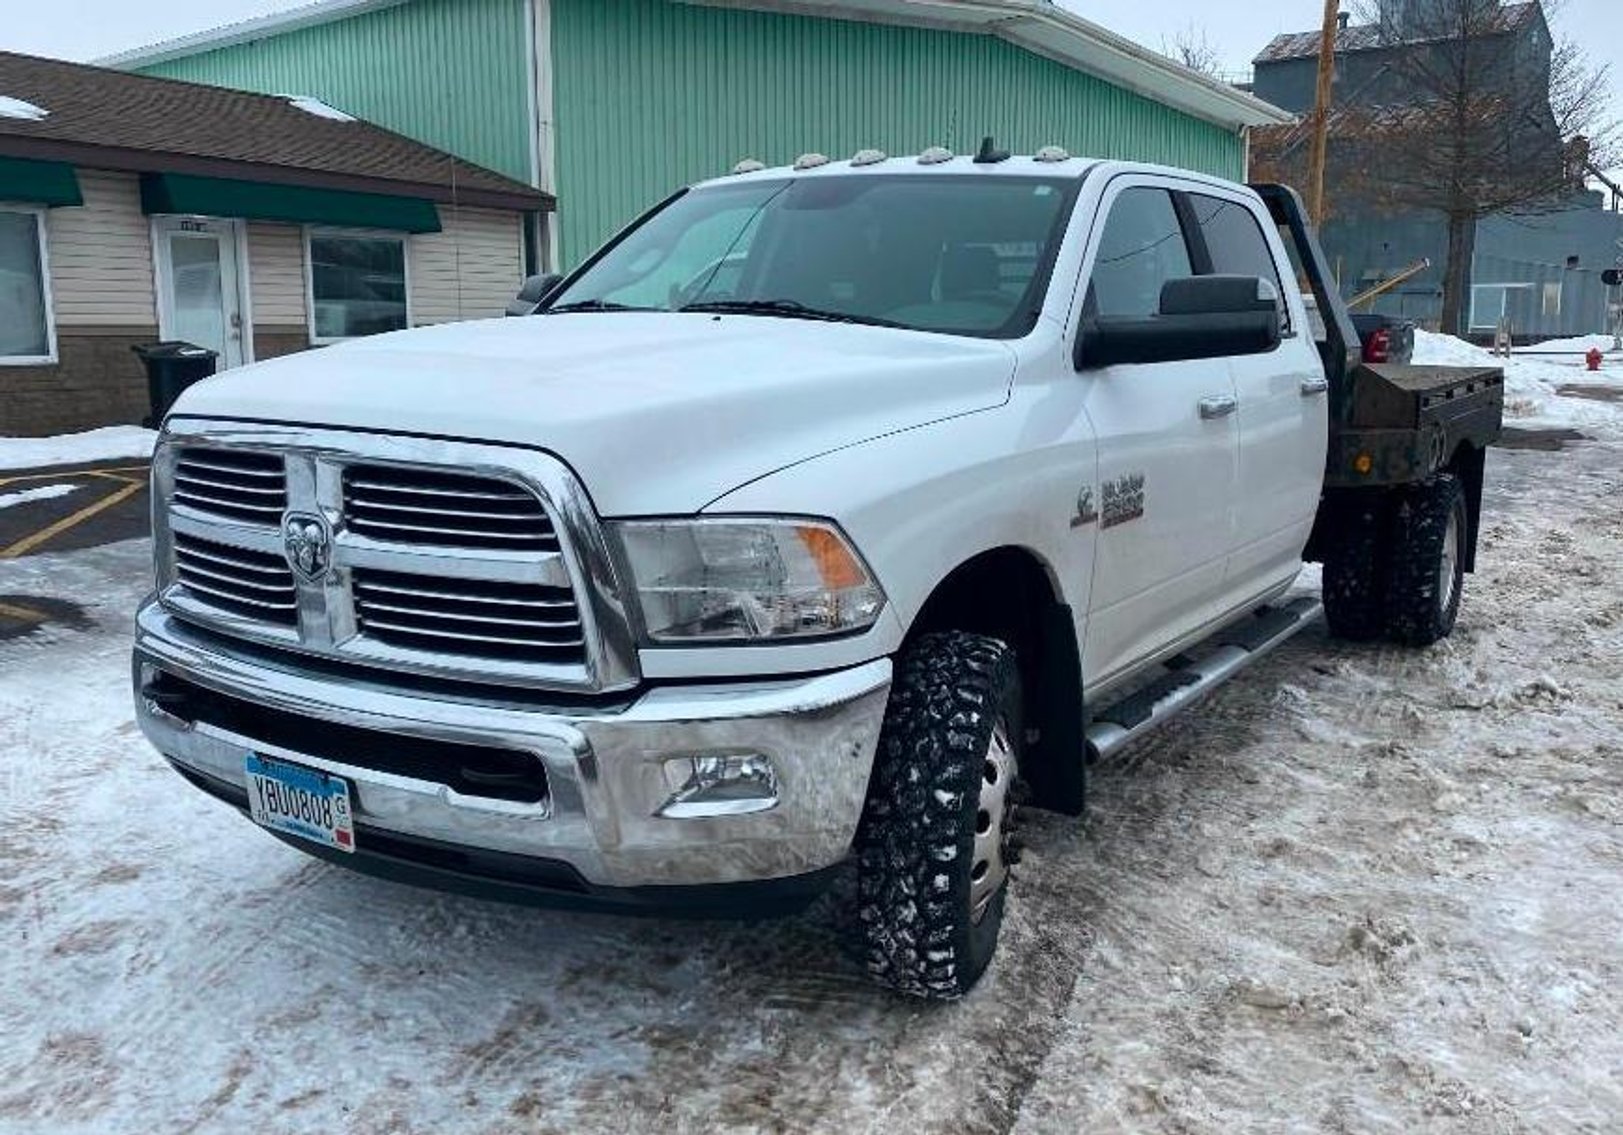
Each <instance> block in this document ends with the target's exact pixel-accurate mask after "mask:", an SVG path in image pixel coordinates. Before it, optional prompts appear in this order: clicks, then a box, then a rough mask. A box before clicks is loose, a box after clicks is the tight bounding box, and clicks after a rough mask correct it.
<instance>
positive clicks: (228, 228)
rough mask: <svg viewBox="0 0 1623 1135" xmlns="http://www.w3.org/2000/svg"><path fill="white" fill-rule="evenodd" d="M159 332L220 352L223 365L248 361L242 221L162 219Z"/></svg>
mask: <svg viewBox="0 0 1623 1135" xmlns="http://www.w3.org/2000/svg"><path fill="white" fill-rule="evenodd" d="M154 226H155V231H156V236H157V245H158V267H159V295H158V314H159V333H160V334H161V335H162V336H163V338H165V339H182V340H185V341H186V342H188V343H196V344H197V345H198V346H199V347H207V348H208V349H209V350H211V351H216V352H218V353H219V356H220V362H219V367H220V369H221V370H225V369H226V368H228V367H235V366H241V365H242V364H243V363H244V362H246V361H247V355H246V350H245V346H244V338H243V322H242V294H241V290H240V277H239V275H238V266H237V234H236V222H233V221H219V220H212V219H203V218H197V217H159V218H157V220H156V221H155V222H154Z"/></svg>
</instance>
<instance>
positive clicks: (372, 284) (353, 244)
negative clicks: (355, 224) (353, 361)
mask: <svg viewBox="0 0 1623 1135" xmlns="http://www.w3.org/2000/svg"><path fill="white" fill-rule="evenodd" d="M307 243H308V246H309V247H308V249H307V253H306V255H307V257H308V261H309V264H310V337H311V339H313V340H314V341H315V342H317V343H333V342H337V341H338V340H340V339H353V338H355V337H356V336H358V335H376V334H378V333H379V332H383V331H400V330H402V329H404V328H406V327H409V326H410V325H411V321H410V317H409V315H408V312H407V306H406V291H407V289H406V238H405V237H404V236H396V235H392V234H381V233H356V232H340V231H335V230H331V229H311V230H309V239H308V242H307Z"/></svg>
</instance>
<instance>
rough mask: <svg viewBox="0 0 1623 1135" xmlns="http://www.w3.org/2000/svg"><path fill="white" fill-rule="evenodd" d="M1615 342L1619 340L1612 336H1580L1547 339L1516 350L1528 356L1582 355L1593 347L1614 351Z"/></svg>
mask: <svg viewBox="0 0 1623 1135" xmlns="http://www.w3.org/2000/svg"><path fill="white" fill-rule="evenodd" d="M1615 342H1617V340H1616V339H1614V338H1612V336H1610V335H1579V336H1578V337H1577V338H1575V339H1546V340H1544V342H1542V343H1534V344H1533V345H1532V346H1530V347H1517V348H1516V350H1517V351H1518V352H1522V351H1525V352H1527V353H1528V354H1546V353H1558V352H1561V351H1570V352H1572V353H1573V354H1576V355H1581V354H1583V353H1584V352H1585V351H1587V350H1589V349H1590V348H1591V347H1594V348H1596V349H1598V350H1600V351H1610V350H1612V344H1613V343H1615Z"/></svg>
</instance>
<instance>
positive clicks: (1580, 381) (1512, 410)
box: [1414, 330, 1623, 436]
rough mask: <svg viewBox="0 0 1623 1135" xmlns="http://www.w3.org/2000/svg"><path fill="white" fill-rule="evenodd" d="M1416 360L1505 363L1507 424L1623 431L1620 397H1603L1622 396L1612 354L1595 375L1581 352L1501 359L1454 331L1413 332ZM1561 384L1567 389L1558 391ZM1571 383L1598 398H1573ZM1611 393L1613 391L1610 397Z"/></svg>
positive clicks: (1621, 363)
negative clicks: (1609, 399) (1475, 345)
mask: <svg viewBox="0 0 1623 1135" xmlns="http://www.w3.org/2000/svg"><path fill="white" fill-rule="evenodd" d="M1582 341H1584V340H1572V342H1582ZM1608 342H1610V340H1608ZM1556 349H1563V348H1559V347H1558V348H1556ZM1414 361H1415V362H1416V363H1417V364H1425V365H1428V366H1478V367H1503V368H1504V371H1505V424H1506V425H1513V426H1521V427H1527V428H1533V429H1562V428H1571V429H1577V430H1580V431H1582V432H1583V433H1586V434H1590V435H1596V436H1598V435H1600V434H1617V433H1623V401H1608V400H1606V399H1607V397H1609V396H1611V397H1617V398H1620V399H1623V360H1619V359H1617V358H1615V357H1613V358H1608V359H1607V361H1606V362H1605V363H1604V364H1603V365H1602V367H1601V370H1600V372H1599V373H1598V374H1597V373H1591V372H1589V371H1587V370H1585V369H1584V362H1583V356H1582V355H1579V354H1574V355H1571V356H1567V357H1563V356H1559V355H1557V356H1549V355H1543V356H1539V355H1517V356H1513V357H1511V358H1508V359H1505V358H1500V357H1498V356H1496V355H1495V354H1494V353H1493V352H1491V351H1488V350H1486V349H1484V348H1482V347H1473V346H1472V345H1471V344H1470V343H1467V342H1465V341H1464V340H1463V339H1456V338H1454V337H1453V336H1452V335H1439V334H1436V333H1435V332H1431V331H1420V330H1417V331H1415V340H1414ZM1563 387H1566V388H1569V392H1568V393H1565V394H1563V393H1561V390H1562V388H1563ZM1571 387H1584V388H1592V389H1591V393H1592V395H1598V396H1589V397H1582V396H1579V397H1575V396H1573V395H1572V394H1571V393H1570V388H1571ZM1613 391H1616V392H1617V394H1616V395H1612V392H1613Z"/></svg>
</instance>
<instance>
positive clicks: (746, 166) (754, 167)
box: [733, 158, 766, 173]
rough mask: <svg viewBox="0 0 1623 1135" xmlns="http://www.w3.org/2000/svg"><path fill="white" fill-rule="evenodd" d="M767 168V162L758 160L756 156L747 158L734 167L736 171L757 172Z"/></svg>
mask: <svg viewBox="0 0 1623 1135" xmlns="http://www.w3.org/2000/svg"><path fill="white" fill-rule="evenodd" d="M765 168H766V163H765V162H758V161H756V160H755V159H754V158H745V159H744V160H743V161H741V162H739V163H738V164H737V165H735V166H734V167H733V172H734V173H756V172H758V171H759V170H763V169H765Z"/></svg>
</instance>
